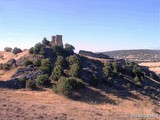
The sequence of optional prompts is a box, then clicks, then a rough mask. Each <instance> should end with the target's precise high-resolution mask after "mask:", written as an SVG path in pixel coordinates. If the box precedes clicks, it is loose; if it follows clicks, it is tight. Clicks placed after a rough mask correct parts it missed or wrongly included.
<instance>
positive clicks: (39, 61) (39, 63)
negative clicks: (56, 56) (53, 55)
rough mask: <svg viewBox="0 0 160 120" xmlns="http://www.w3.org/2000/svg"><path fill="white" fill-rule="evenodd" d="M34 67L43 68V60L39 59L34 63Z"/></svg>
mask: <svg viewBox="0 0 160 120" xmlns="http://www.w3.org/2000/svg"><path fill="white" fill-rule="evenodd" d="M33 65H34V66H36V67H40V66H41V60H40V59H37V60H36V61H34V62H33Z"/></svg>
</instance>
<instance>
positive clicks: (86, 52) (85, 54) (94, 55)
mask: <svg viewBox="0 0 160 120" xmlns="http://www.w3.org/2000/svg"><path fill="white" fill-rule="evenodd" d="M78 54H79V55H84V56H89V57H94V58H103V59H109V56H108V55H105V54H102V53H93V52H90V51H84V50H80V51H79V53H78Z"/></svg>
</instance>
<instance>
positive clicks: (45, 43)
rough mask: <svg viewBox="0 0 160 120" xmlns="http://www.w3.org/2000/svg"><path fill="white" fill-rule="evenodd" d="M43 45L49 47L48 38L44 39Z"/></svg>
mask: <svg viewBox="0 0 160 120" xmlns="http://www.w3.org/2000/svg"><path fill="white" fill-rule="evenodd" d="M42 44H44V45H49V41H48V40H47V38H46V37H44V38H43V40H42Z"/></svg>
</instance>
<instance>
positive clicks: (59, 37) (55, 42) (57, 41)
mask: <svg viewBox="0 0 160 120" xmlns="http://www.w3.org/2000/svg"><path fill="white" fill-rule="evenodd" d="M51 44H52V45H59V46H61V45H63V41H62V35H56V36H52V41H51Z"/></svg>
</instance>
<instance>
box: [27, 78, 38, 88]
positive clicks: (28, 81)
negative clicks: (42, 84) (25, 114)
mask: <svg viewBox="0 0 160 120" xmlns="http://www.w3.org/2000/svg"><path fill="white" fill-rule="evenodd" d="M26 88H28V89H31V90H34V89H36V88H37V86H36V83H35V81H33V80H32V79H29V80H27V81H26Z"/></svg>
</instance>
